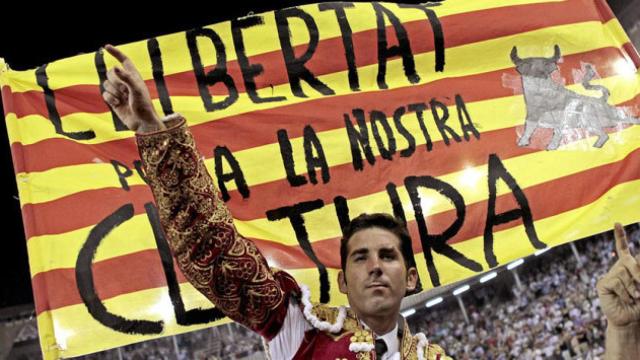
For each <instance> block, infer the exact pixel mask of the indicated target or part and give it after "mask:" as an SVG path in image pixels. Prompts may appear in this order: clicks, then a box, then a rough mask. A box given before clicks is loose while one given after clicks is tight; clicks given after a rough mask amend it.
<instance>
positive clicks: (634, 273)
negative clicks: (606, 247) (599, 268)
mask: <svg viewBox="0 0 640 360" xmlns="http://www.w3.org/2000/svg"><path fill="white" fill-rule="evenodd" d="M614 234H615V241H616V251H617V253H618V261H617V262H616V263H615V264H614V265H613V267H612V268H611V269H610V270H609V272H608V273H607V274H605V275H604V276H603V277H602V278H601V279H600V280H599V281H598V285H597V289H598V296H599V297H600V306H601V307H602V311H603V312H604V314H605V315H606V317H607V319H608V321H609V323H610V325H614V326H618V327H622V326H627V325H632V324H633V323H637V326H638V330H639V332H640V256H638V257H635V258H634V257H633V255H631V251H630V250H629V243H628V241H627V234H626V233H625V231H624V229H623V228H622V225H620V224H619V223H616V224H615V228H614Z"/></svg>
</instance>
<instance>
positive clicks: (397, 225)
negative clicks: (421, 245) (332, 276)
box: [340, 213, 416, 271]
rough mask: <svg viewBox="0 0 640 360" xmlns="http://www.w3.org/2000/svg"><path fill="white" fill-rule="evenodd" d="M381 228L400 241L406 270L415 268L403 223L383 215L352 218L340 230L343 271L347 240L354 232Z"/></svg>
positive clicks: (409, 237) (408, 237)
mask: <svg viewBox="0 0 640 360" xmlns="http://www.w3.org/2000/svg"><path fill="white" fill-rule="evenodd" d="M374 227H377V228H381V229H385V230H388V231H389V232H391V233H393V234H394V235H396V236H397V237H398V239H400V252H401V253H402V258H403V260H404V264H405V267H406V269H407V270H409V268H411V267H416V261H415V259H414V257H413V249H412V248H411V236H410V235H409V231H408V230H407V225H406V224H405V223H404V221H402V220H400V219H398V218H395V217H393V216H391V215H389V214H385V213H375V214H361V215H358V216H357V217H355V218H353V219H352V220H351V221H350V222H349V224H348V225H347V226H345V228H344V229H342V234H343V235H342V239H340V265H341V266H342V271H345V268H346V265H347V256H348V255H349V254H347V245H348V243H349V239H350V238H351V237H352V236H353V234H355V233H356V232H358V231H360V230H364V229H369V228H374Z"/></svg>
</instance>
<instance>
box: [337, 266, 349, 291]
mask: <svg viewBox="0 0 640 360" xmlns="http://www.w3.org/2000/svg"><path fill="white" fill-rule="evenodd" d="M338 288H340V292H341V293H343V294H346V293H347V279H346V278H345V277H344V272H343V271H342V270H340V271H338Z"/></svg>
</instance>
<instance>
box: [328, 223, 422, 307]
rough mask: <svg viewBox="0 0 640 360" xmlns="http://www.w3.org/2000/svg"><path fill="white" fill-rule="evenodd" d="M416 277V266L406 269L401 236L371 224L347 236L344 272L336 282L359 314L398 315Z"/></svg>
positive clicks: (414, 284)
mask: <svg viewBox="0 0 640 360" xmlns="http://www.w3.org/2000/svg"><path fill="white" fill-rule="evenodd" d="M417 277H418V276H417V270H416V269H415V268H413V267H412V268H410V269H409V271H408V272H407V270H406V268H405V263H404V259H403V257H402V253H401V250H400V239H399V238H398V237H397V236H396V235H395V234H393V233H392V232H390V231H388V230H385V229H382V228H378V227H373V228H368V229H364V230H360V231H358V232H356V233H355V234H353V235H352V236H351V238H350V239H349V242H348V244H347V260H346V265H345V271H344V273H343V272H342V271H341V272H340V273H339V275H338V284H339V286H340V291H341V292H342V293H344V294H347V298H348V299H349V304H350V305H351V308H352V309H353V310H354V311H355V312H356V314H358V315H359V316H363V315H364V316H397V314H398V311H399V309H400V302H401V301H402V298H403V297H404V295H405V293H406V291H407V290H413V289H414V288H415V286H416V282H417Z"/></svg>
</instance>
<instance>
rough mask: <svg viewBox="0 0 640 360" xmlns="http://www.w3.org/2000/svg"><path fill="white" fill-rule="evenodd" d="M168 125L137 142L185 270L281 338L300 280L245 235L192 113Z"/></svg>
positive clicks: (214, 296)
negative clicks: (195, 132) (209, 164)
mask: <svg viewBox="0 0 640 360" xmlns="http://www.w3.org/2000/svg"><path fill="white" fill-rule="evenodd" d="M165 123H166V125H167V127H168V128H167V129H166V130H162V131H157V132H153V133H145V134H136V141H137V144H138V151H139V152H140V158H141V160H142V163H143V168H144V171H145V175H146V178H147V181H148V184H149V186H150V188H151V191H152V193H153V196H154V198H155V201H156V205H157V207H158V212H159V214H160V222H161V224H162V228H163V230H164V233H165V237H166V239H167V241H168V242H169V246H170V248H171V250H172V252H173V256H174V258H175V259H176V261H177V263H178V266H179V268H180V269H181V270H182V273H183V274H184V275H185V277H186V278H187V279H188V280H189V282H190V283H191V284H192V285H193V286H194V287H195V288H196V289H198V290H199V291H200V292H202V293H203V294H204V295H205V296H206V297H207V298H208V299H210V300H211V301H212V302H213V303H214V304H215V305H216V307H217V308H219V309H220V310H221V311H222V312H223V313H224V314H225V315H227V316H228V317H230V318H231V319H233V320H235V321H237V322H239V323H241V324H243V325H245V326H247V327H249V328H250V329H252V330H254V331H256V332H258V333H260V334H261V335H263V336H265V337H266V338H268V339H270V338H273V337H274V336H275V335H276V334H277V333H278V331H279V330H280V327H281V325H282V323H283V322H284V317H285V315H286V311H287V306H288V294H289V292H291V291H292V290H294V289H297V284H296V283H295V281H294V280H293V278H291V277H290V276H289V275H288V274H287V273H286V272H283V271H279V272H275V273H274V272H273V271H271V269H270V268H269V266H268V264H267V261H266V260H265V258H264V257H263V256H262V254H261V253H260V251H259V250H258V248H257V247H256V245H255V244H254V243H253V242H252V241H250V240H248V239H246V238H244V237H242V236H241V235H240V234H238V232H237V231H236V229H235V227H234V224H233V218H232V216H231V214H230V212H229V210H228V209H227V207H226V206H225V204H224V202H223V201H222V200H221V199H220V196H219V193H218V190H217V189H216V188H215V186H214V184H213V180H212V179H211V176H210V175H209V173H208V172H207V170H206V168H205V165H204V161H203V160H202V156H201V155H200V154H199V152H198V150H197V149H196V145H195V141H194V139H193V136H192V134H191V132H190V131H189V129H188V127H187V125H186V121H185V120H184V118H182V117H181V116H177V115H174V116H170V119H169V120H168V121H166V122H165Z"/></svg>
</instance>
